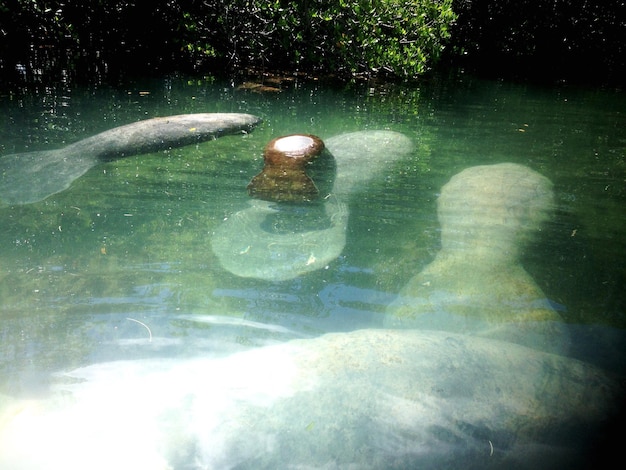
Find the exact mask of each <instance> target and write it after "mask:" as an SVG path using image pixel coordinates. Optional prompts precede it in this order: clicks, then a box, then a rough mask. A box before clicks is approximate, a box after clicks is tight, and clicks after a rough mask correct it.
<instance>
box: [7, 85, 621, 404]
mask: <svg viewBox="0 0 626 470" xmlns="http://www.w3.org/2000/svg"><path fill="white" fill-rule="evenodd" d="M625 105H626V99H625V98H624V96H623V94H622V93H619V92H613V91H604V90H580V89H572V88H566V87H563V88H552V89H548V88H535V87H532V86H523V85H513V84H507V83H498V82H482V81H477V80H472V79H470V78H464V79H462V80H459V79H454V80H438V81H433V82H432V83H427V84H425V85H423V86H422V87H420V88H405V87H401V86H397V87H396V86H389V87H380V86H369V85H367V86H366V85H359V86H354V87H351V88H346V89H339V88H333V87H325V86H322V85H316V84H298V83H295V84H290V85H288V86H286V87H285V89H284V90H283V91H282V92H281V93H265V94H257V93H253V92H250V91H247V90H237V89H236V88H233V87H232V86H231V84H228V83H219V82H215V81H212V80H196V79H194V80H187V79H183V78H173V79H167V80H162V81H149V82H145V83H132V84H128V85H127V86H124V87H120V88H116V89H113V88H107V87H99V88H91V89H78V88H77V89H63V87H59V88H55V89H41V90H40V92H39V93H24V94H15V95H10V96H2V97H0V115H2V119H0V122H1V124H0V133H1V135H2V139H1V142H2V144H1V147H0V151H1V154H2V155H6V154H11V153H18V152H23V151H32V150H43V149H50V148H58V147H62V146H64V145H67V144H69V143H73V142H75V141H77V140H80V139H82V138H85V137H88V136H91V135H94V134H96V133H98V132H101V131H104V130H107V129H110V128H113V127H116V126H120V125H123V124H127V123H129V122H134V121H137V120H139V119H147V118H151V117H154V116H164V115H174V114H181V113H196V112H245V113H251V114H255V115H258V116H260V117H262V118H263V120H264V122H263V124H262V125H261V126H260V127H259V128H258V129H256V130H255V131H254V132H253V133H251V134H249V135H245V136H228V137H222V138H220V139H217V140H215V141H210V142H205V143H202V144H198V145H192V146H188V147H184V148H180V149H172V150H168V151H162V152H159V153H155V154H148V155H139V156H135V157H130V158H126V159H121V160H116V161H112V162H107V163H103V164H102V165H99V166H97V167H95V168H93V169H91V170H90V171H89V172H88V173H87V174H85V175H84V176H83V177H81V178H80V179H78V180H77V181H75V183H74V184H73V185H72V186H71V188H69V189H68V190H66V191H64V192H61V193H58V194H55V195H53V196H51V197H49V198H47V199H46V200H45V201H42V202H39V203H34V204H27V205H21V206H19V205H16V206H9V207H7V206H4V207H0V316H1V318H2V323H1V325H2V326H1V327H0V334H1V336H0V338H1V341H0V353H1V355H0V393H2V394H3V395H6V396H11V397H17V398H25V397H27V398H32V397H37V398H40V397H44V396H46V394H47V391H48V389H49V387H50V386H51V385H57V382H58V376H57V375H55V373H57V372H59V371H68V370H71V369H74V368H77V367H83V366H88V365H90V364H99V363H104V362H106V361H113V360H135V359H136V360H143V359H165V358H167V359H173V358H177V359H180V360H181V361H182V360H183V359H184V358H203V359H208V358H224V357H227V356H230V355H231V354H233V353H234V352H237V351H245V350H248V349H250V348H256V347H259V346H264V345H271V344H278V343H283V342H285V341H288V340H291V339H296V338H315V337H319V336H320V335H322V334H324V333H327V332H349V331H355V330H359V329H363V328H380V327H382V326H383V325H384V323H385V316H386V315H385V310H386V308H387V306H388V305H389V304H390V303H391V302H392V301H393V300H394V299H395V298H396V296H397V295H398V292H399V291H400V290H401V288H402V287H403V286H405V285H406V284H407V282H408V281H409V280H410V279H411V278H412V277H413V276H414V275H416V274H417V273H419V272H420V271H421V270H422V269H424V268H425V267H426V266H427V265H428V264H429V263H431V262H432V261H433V259H434V257H435V255H436V254H437V253H438V251H439V250H440V224H439V221H438V219H437V212H436V203H437V198H438V196H439V194H440V192H441V189H442V187H443V185H444V184H446V182H448V181H449V180H450V178H451V177H452V176H453V175H455V174H457V173H459V172H460V171H461V170H463V169H465V168H468V167H472V166H476V165H486V164H495V163H502V162H513V163H518V164H522V165H525V166H527V167H529V168H532V169H533V170H535V171H537V172H538V173H540V174H542V175H544V176H546V177H547V178H549V179H550V180H551V181H552V182H553V183H554V193H555V198H556V211H555V212H554V213H553V214H552V215H551V218H550V220H549V221H548V222H547V224H546V225H545V226H544V227H543V229H542V230H541V232H539V233H538V234H537V236H536V237H535V239H534V240H533V242H532V243H531V244H529V246H528V248H527V249H525V250H524V252H523V253H522V264H523V265H524V267H525V268H526V270H527V271H528V272H529V274H530V275H531V276H532V278H533V279H534V280H535V281H536V283H537V284H538V286H539V287H540V288H541V289H542V290H543V291H544V292H545V294H546V296H547V297H548V299H549V300H550V303H551V305H552V306H553V307H554V308H555V310H556V311H557V312H558V313H559V314H560V315H561V317H562V318H563V319H564V321H565V323H567V324H568V325H569V328H570V329H571V334H572V336H573V339H574V341H573V348H572V350H571V352H570V355H572V356H574V357H577V358H581V359H584V360H585V361H587V362H589V363H593V364H596V365H600V366H602V367H604V368H607V369H609V370H611V371H618V372H623V370H622V369H621V365H622V360H623V358H624V355H623V352H624V351H623V337H624V334H623V328H624V326H626V316H625V312H624V305H625V302H624V300H625V297H626V294H624V288H623V287H624V273H625V270H626V265H625V262H624V259H625V254H626V219H625V217H624V209H623V208H624V201H625V200H626V189H625V188H626V160H625V158H626V157H625V153H626V117H625V116H624V110H626V106H625ZM377 129H386V130H392V131H396V132H400V133H402V134H404V135H405V136H407V137H408V138H409V139H411V140H412V141H413V144H414V147H413V149H412V150H411V151H410V153H409V154H408V155H406V156H404V157H403V158H401V159H399V160H397V161H394V162H393V163H392V164H390V165H387V166H386V167H384V168H381V169H379V170H377V172H376V175H375V177H374V178H373V179H371V180H368V181H366V182H365V183H364V184H363V185H361V186H359V187H355V188H353V189H351V190H350V194H349V197H348V198H347V199H346V201H345V203H346V204H347V207H348V210H349V222H348V227H347V231H346V244H345V248H344V249H343V250H342V252H341V255H340V256H339V257H338V258H337V259H335V260H333V261H331V262H329V263H328V264H327V265H326V266H324V267H323V268H322V269H319V270H317V271H314V272H311V273H308V274H304V275H302V276H299V277H296V278H295V279H291V280H286V281H280V282H278V281H275V282H274V281H272V280H267V279H253V278H243V277H240V276H237V275H235V274H233V273H231V272H228V271H227V270H225V269H224V268H223V267H222V266H221V264H220V262H219V259H218V257H216V255H215V253H214V252H213V251H212V249H211V238H212V237H213V236H215V233H216V232H218V230H219V227H220V226H221V224H223V223H225V221H226V220H227V219H228V218H230V217H232V215H233V214H234V213H235V212H237V211H239V210H242V209H243V208H245V207H246V204H247V202H248V195H247V192H246V185H247V184H248V182H249V181H250V179H251V178H252V177H253V176H254V175H255V174H257V173H258V172H259V171H260V169H261V167H262V163H263V161H262V149H263V147H264V145H265V144H266V143H267V142H268V141H269V140H271V139H272V138H274V137H277V136H279V135H286V134H291V133H296V132H300V133H312V134H316V135H318V136H320V137H321V138H322V139H328V138H330V137H333V136H337V135H341V134H344V133H348V132H354V131H364V130H377ZM363 164H364V165H368V163H367V162H363ZM302 210H303V211H304V212H307V211H310V213H311V214H312V215H311V216H310V217H308V218H307V217H304V216H303V217H300V216H297V217H295V218H294V219H287V222H284V221H282V222H281V221H277V222H276V223H278V224H279V225H280V223H283V222H284V223H286V224H287V225H289V227H286V228H285V227H281V226H278V227H274V230H287V231H289V230H294V231H297V230H300V231H303V230H304V231H306V230H310V229H311V227H312V226H315V225H316V224H317V223H318V221H322V220H323V217H321V216H320V215H319V211H317V212H316V211H315V210H312V209H310V208H304V209H302ZM316 214H317V215H316ZM299 224H302V225H301V226H300V225H299ZM472 275H473V273H472V272H471V270H470V272H468V273H467V276H468V278H469V279H471V277H472ZM486 290H487V291H488V290H489V289H486ZM494 302H496V301H495V300H494Z"/></svg>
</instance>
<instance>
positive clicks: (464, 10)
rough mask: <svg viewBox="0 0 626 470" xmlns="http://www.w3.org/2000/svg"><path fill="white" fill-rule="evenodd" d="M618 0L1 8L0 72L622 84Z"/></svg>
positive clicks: (242, 1) (336, 0)
mask: <svg viewBox="0 0 626 470" xmlns="http://www.w3.org/2000/svg"><path fill="white" fill-rule="evenodd" d="M625 5H626V4H625V3H624V2H623V1H621V0H588V1H587V0H574V1H566V0H542V1H540V2H536V1H529V0H516V1H513V0H412V1H407V0H330V1H329V0H299V1H296V2H292V1H286V0H270V1H267V0H190V1H185V2H182V1H180V0H110V1H103V0H81V1H77V0H0V73H1V74H2V76H3V78H4V79H10V80H13V81H15V80H18V81H19V80H23V79H24V78H27V79H28V78H29V77H32V75H33V74H35V75H37V74H39V75H41V74H42V73H43V74H46V75H48V76H50V78H51V79H56V78H58V77H59V76H60V74H64V75H65V76H67V75H68V74H70V75H71V78H74V79H85V78H87V79H93V78H94V77H97V78H98V79H102V78H110V77H116V76H118V75H119V74H120V73H133V72H141V73H144V74H145V71H146V70H150V71H156V72H160V73H163V72H171V71H184V72H201V73H216V72H217V71H224V70H226V71H233V70H241V69H245V68H250V67H254V68H262V69H269V70H274V71H277V70H279V71H289V72H294V71H298V72H303V73H308V74H326V75H327V74H332V75H337V76H340V77H344V78H345V77H352V76H354V75H355V74H365V75H371V74H376V73H378V74H381V73H384V74H385V75H387V76H394V77H401V78H408V79H412V78H416V77H419V76H421V75H423V74H424V73H425V72H427V71H429V70H430V69H432V68H433V67H434V66H435V64H437V63H438V62H441V59H442V58H445V59H446V60H445V61H444V63H445V64H447V63H450V61H452V62H453V63H454V62H460V63H461V64H463V66H465V67H469V68H474V69H476V70H478V71H482V72H485V71H487V72H490V73H491V74H493V73H495V74H496V75H502V74H503V73H504V72H505V71H506V72H509V71H511V72H512V73H514V74H515V75H517V76H521V77H528V76H530V77H531V78H537V77H543V78H548V79H567V80H578V81H580V80H583V81H594V82H595V81H601V82H608V81H613V82H615V81H620V80H622V78H621V77H622V76H623V75H624V73H623V72H624V71H625V67H624V56H625V55H626V54H624V45H623V40H622V38H623V37H624V33H625V32H626V31H625V29H626V28H625V21H624V17H625V15H624V13H625V11H626V6H625Z"/></svg>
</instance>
